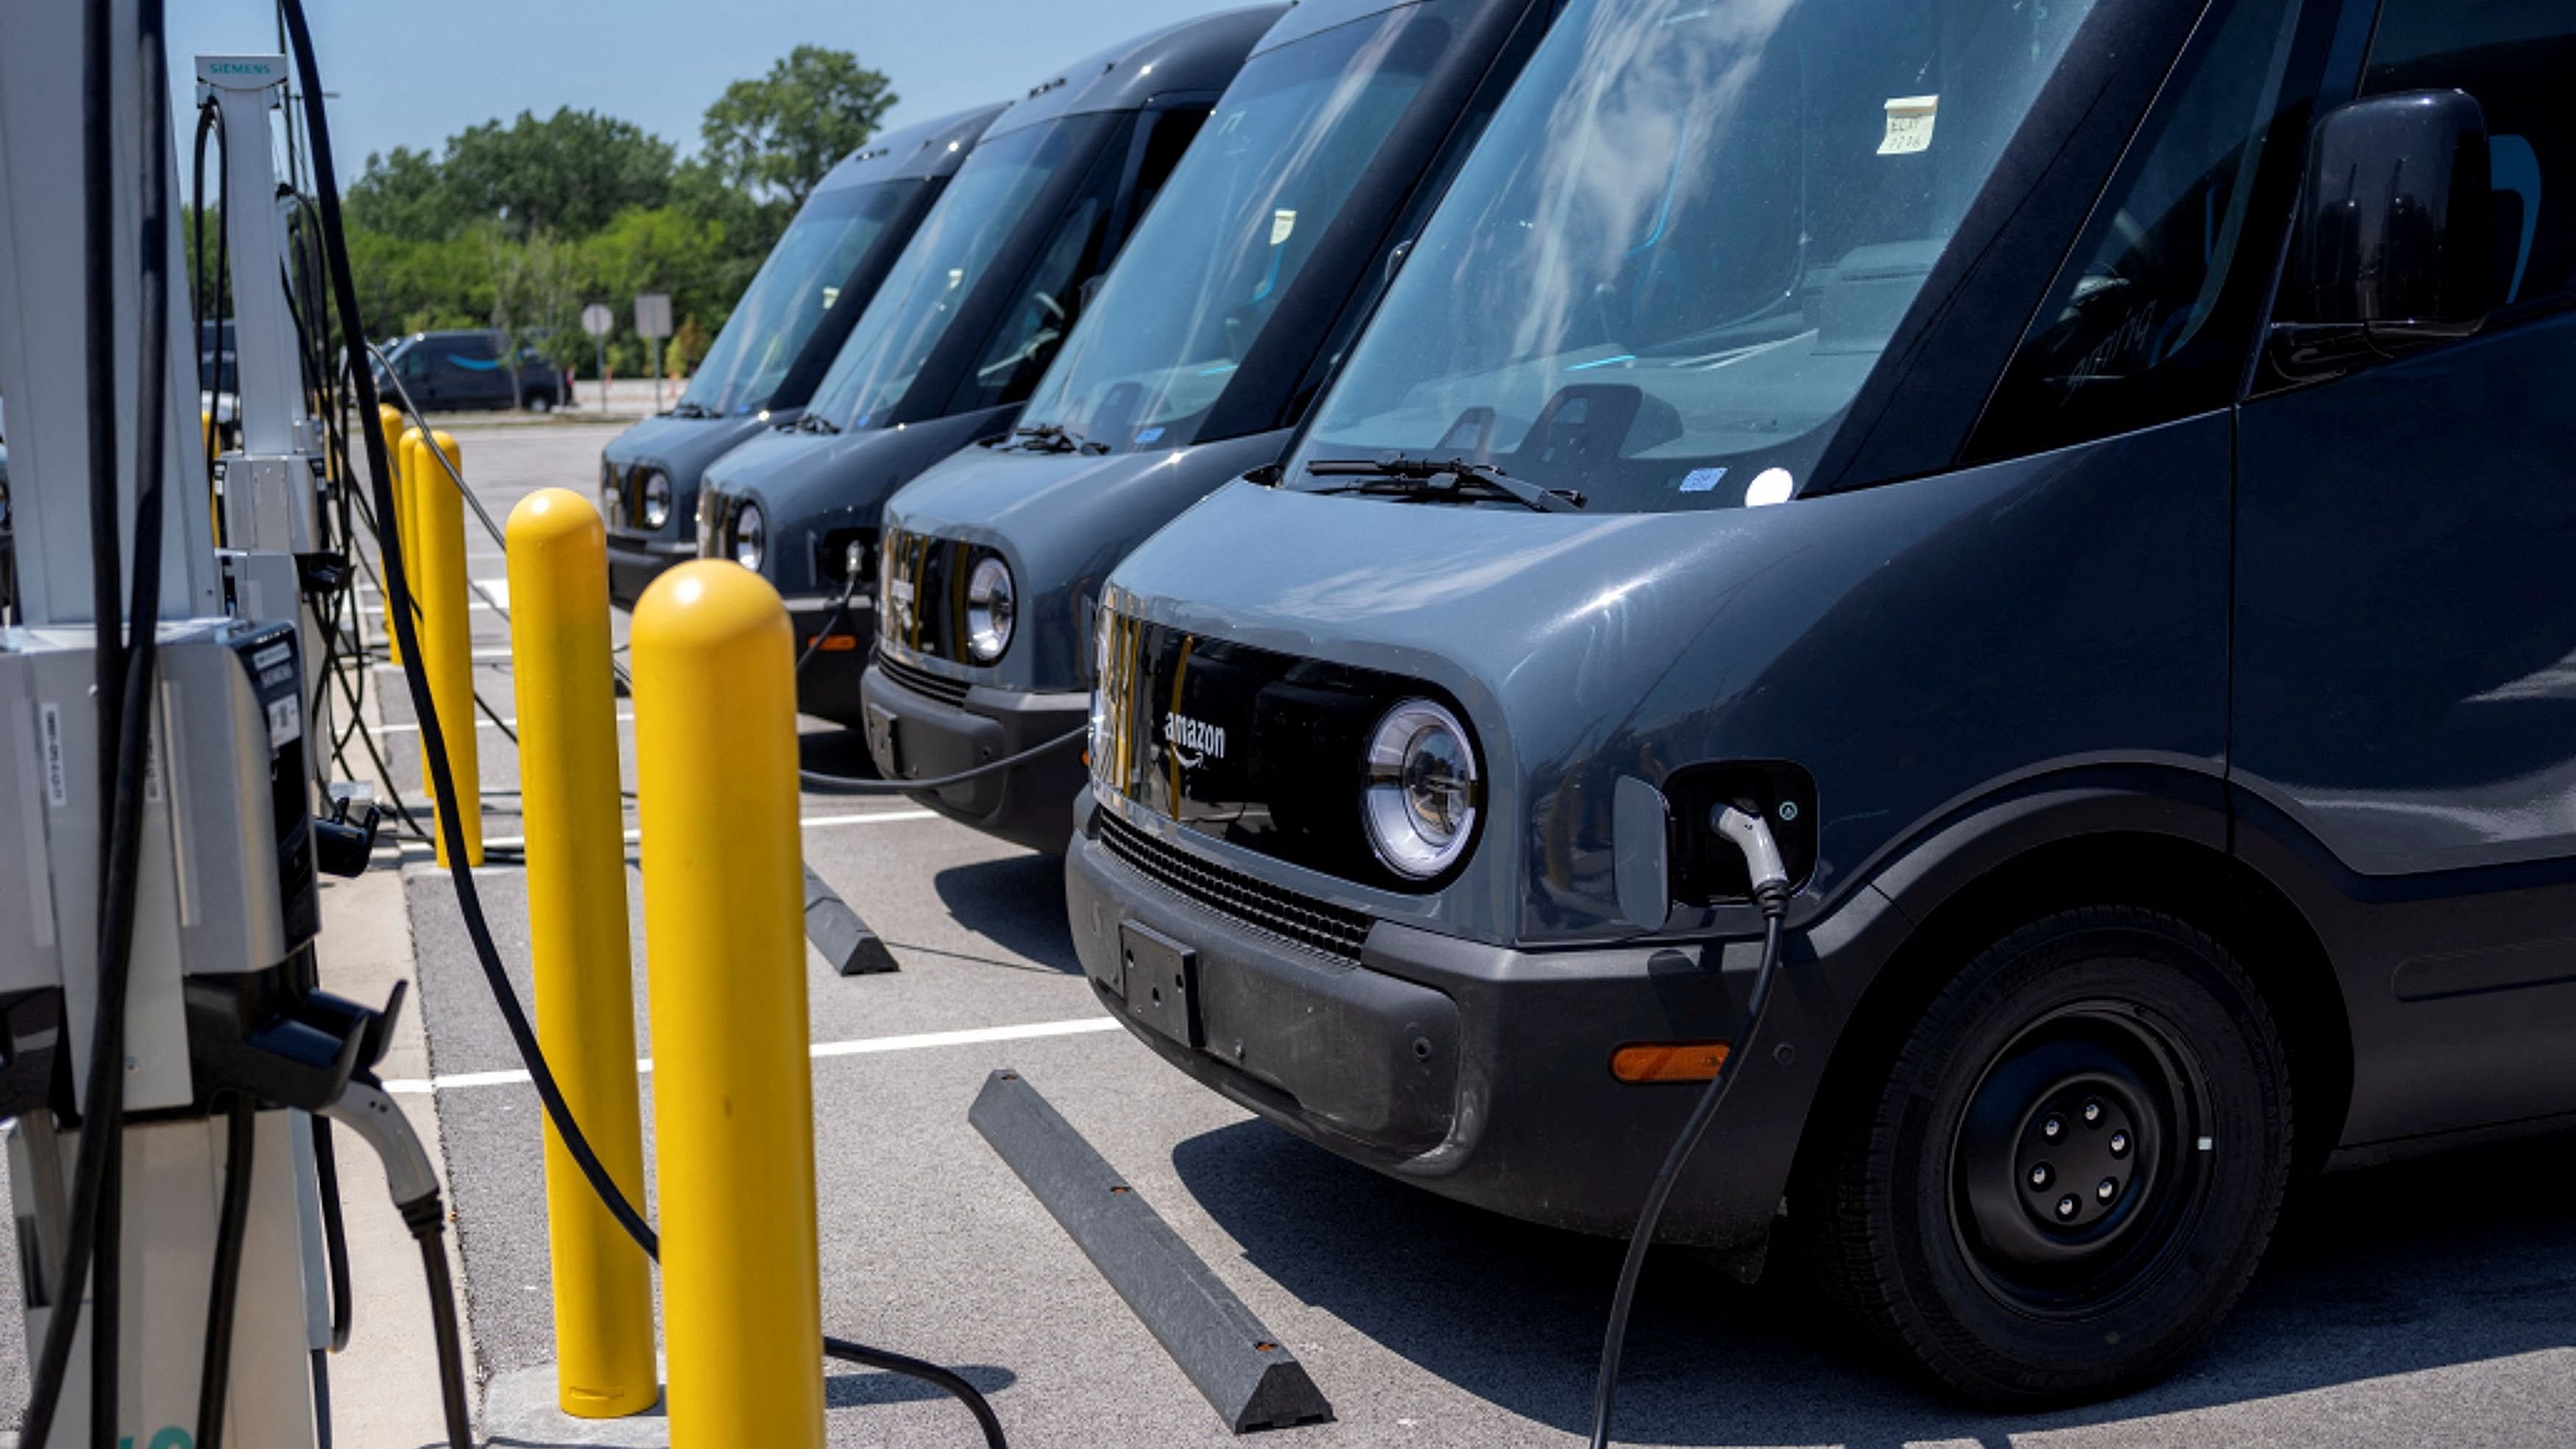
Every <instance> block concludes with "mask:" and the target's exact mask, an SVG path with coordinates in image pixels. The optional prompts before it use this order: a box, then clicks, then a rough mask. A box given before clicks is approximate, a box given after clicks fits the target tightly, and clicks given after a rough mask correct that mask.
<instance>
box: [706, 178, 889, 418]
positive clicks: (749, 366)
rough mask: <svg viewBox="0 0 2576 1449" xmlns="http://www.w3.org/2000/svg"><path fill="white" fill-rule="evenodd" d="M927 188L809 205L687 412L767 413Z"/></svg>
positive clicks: (858, 192) (866, 191) (833, 195)
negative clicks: (828, 318)
mask: <svg viewBox="0 0 2576 1449" xmlns="http://www.w3.org/2000/svg"><path fill="white" fill-rule="evenodd" d="M923 185H924V183H922V182H920V181H879V182H875V183H873V184H870V185H866V186H840V187H835V188H833V189H832V190H830V191H824V192H818V193H816V194H815V195H814V196H813V197H812V198H811V199H809V200H808V201H807V202H806V203H805V206H804V209H803V210H801V211H799V212H797V213H796V219H795V220H794V221H792V222H790V223H788V226H787V234H786V235H785V236H782V237H780V238H779V239H778V245H777V246H775V247H772V248H771V249H770V252H769V259H768V260H767V261H764V262H762V263H761V264H760V271H759V273H758V274H757V275H755V276H753V277H752V279H751V286H750V288H749V289H748V290H746V291H745V292H744V293H743V294H742V300H741V301H739V302H736V303H735V304H734V308H733V313H732V315H730V316H728V317H726V318H725V325H724V330H722V331H720V332H718V333H717V334H716V340H715V342H714V344H713V345H712V346H710V347H708V348H707V355H706V357H705V358H704V359H703V360H701V361H700V362H699V363H698V373H697V376H696V377H695V378H693V379H691V380H690V383H689V390H688V391H687V392H684V393H682V394H680V411H682V412H684V413H687V412H694V413H697V414H699V415H701V416H712V417H722V416H724V415H725V414H727V413H736V412H748V411H750V410H752V409H753V408H757V407H761V406H764V405H766V404H767V403H768V401H769V398H770V395H771V394H772V393H775V392H776V391H778V384H779V382H780V381H781V380H782V379H784V378H785V377H786V376H787V369H788V368H789V367H790V366H792V365H794V363H795V361H796V354H797V353H799V352H802V351H803V350H804V349H805V340H806V339H807V338H809V337H812V336H813V335H814V329H815V328H817V327H819V326H821V325H822V323H823V314H824V313H826V312H829V311H830V310H832V307H833V306H834V304H836V303H837V302H839V301H840V297H841V283H842V282H843V281H845V280H846V279H847V278H848V277H849V275H850V271H851V269H852V268H854V267H856V266H857V265H858V264H859V261H860V259H861V258H863V257H865V256H866V255H867V254H868V249H869V248H871V247H873V246H875V245H876V244H877V239H878V238H879V237H882V236H883V235H885V229H886V227H887V226H888V225H890V224H892V222H893V221H894V219H895V217H897V216H899V215H901V214H902V212H903V208H904V204H905V203H906V202H907V201H909V200H910V199H911V198H912V195H913V193H915V192H917V191H919V190H920V189H921V187H922V186H923Z"/></svg>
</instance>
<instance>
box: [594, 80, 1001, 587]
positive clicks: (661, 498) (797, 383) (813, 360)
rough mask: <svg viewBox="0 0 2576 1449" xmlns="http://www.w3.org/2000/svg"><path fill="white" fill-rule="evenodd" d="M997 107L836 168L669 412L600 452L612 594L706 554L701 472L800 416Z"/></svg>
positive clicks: (873, 149)
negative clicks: (702, 550)
mask: <svg viewBox="0 0 2576 1449" xmlns="http://www.w3.org/2000/svg"><path fill="white" fill-rule="evenodd" d="M1002 110H1003V107H1001V106H999V105H992V106H985V107H982V108H980V109H977V110H972V111H960V112H958V113H957V114H955V115H951V116H942V117H940V118H939V119H937V120H935V121H924V122H922V123H921V124H920V125H917V126H907V127H904V128H902V129H900V130H896V131H891V132H888V133H886V134H885V135H882V136H878V137H877V138H875V139H874V140H871V141H870V142H868V144H866V145H865V146H862V147H860V148H859V149H858V150H856V151H853V152H851V153H850V154H849V155H848V156H847V157H845V158H843V159H842V161H841V163H840V164H839V165H837V166H835V167H833V168H832V169H831V171H829V172H828V173H826V174H825V175H824V177H823V179H822V181H821V182H820V183H819V184H817V185H816V186H815V188H814V192H813V194H812V195H811V196H808V197H807V198H805V204H804V206H802V207H801V208H799V209H798V210H797V213H796V219H795V220H794V221H791V222H789V223H788V225H787V231H786V232H785V234H784V235H782V236H780V237H779V239H778V244H777V245H776V246H774V247H772V248H770V252H769V256H768V258H767V259H766V260H764V261H763V262H762V263H761V264H760V270H759V271H758V272H757V273H755V274H754V275H753V277H752V279H751V285H750V286H749V287H748V288H745V289H744V291H743V294H742V300H741V301H739V302H736V303H735V304H734V309H733V311H732V313H731V314H729V315H728V316H727V317H726V318H725V325H724V327H723V328H722V329H721V330H719V331H718V332H717V333H716V340H715V341H714V342H713V343H712V344H710V345H709V346H708V348H707V355H706V356H705V358H703V359H702V360H700V362H699V363H698V370H697V374H696V376H694V377H692V378H691V379H690V380H689V387H688V391H686V392H683V393H681V394H680V400H679V402H678V403H677V404H675V405H674V406H673V407H672V409H671V410H670V411H669V412H667V413H662V414H659V415H657V416H654V417H649V418H646V419H645V420H644V421H642V422H640V423H637V424H636V425H635V426H633V427H631V428H628V429H627V430H626V431H625V432H623V433H620V434H618V435H617V437H616V438H615V439H614V440H612V441H611V442H610V443H609V445H608V446H607V447H606V448H605V449H603V450H601V452H600V457H599V504H600V513H601V514H602V515H603V516H604V517H605V518H606V520H607V523H608V580H609V596H610V598H611V599H613V600H614V601H615V602H616V603H617V605H618V606H619V607H620V608H628V609H631V608H633V607H635V601H636V600H637V599H639V598H641V597H642V596H643V594H644V586H645V585H647V584H649V583H651V582H653V580H654V579H655V578H656V577H658V576H659V575H660V574H661V572H662V570H664V569H666V568H669V567H670V566H671V565H672V564H675V563H677V562H679V561H680V560H681V559H684V558H693V557H695V556H696V554H697V547H698V542H697V536H696V534H695V532H694V531H693V526H694V524H695V522H696V519H697V497H698V479H699V476H700V475H701V474H703V473H704V472H705V471H706V467H707V464H709V463H712V462H714V461H715V460H716V459H717V458H719V457H722V456H723V455H724V453H725V452H726V450H728V449H730V448H732V447H733V446H734V445H735V444H737V443H739V442H741V441H742V440H743V439H745V438H748V437H750V436H751V435H752V434H754V433H757V432H759V431H761V430H762V429H763V428H766V427H769V426H771V425H773V424H778V423H783V422H787V421H792V420H793V419H794V418H795V416H796V412H797V409H799V408H801V407H802V406H804V403H805V399H806V398H807V397H808V396H810V395H811V394H812V393H813V390H814V383H815V381H816V380H817V379H819V378H820V377H821V376H822V375H823V369H824V368H825V367H827V366H829V365H830V364H831V361H832V358H833V356H834V355H835V354H836V353H838V352H839V351H840V347H841V342H842V340H843V339H844V338H847V337H848V336H849V335H850V327H851V325H852V324H853V323H855V322H856V321H857V320H858V316H859V313H860V311H861V310H862V309H864V308H865V307H866V306H867V304H868V299H869V298H870V297H871V296H873V295H874V294H875V292H876V289H877V285H878V283H880V282H882V281H884V280H885V275H886V272H887V270H888V269H889V268H891V267H892V266H893V265H894V259H895V257H896V255H897V254H898V253H900V252H901V251H902V250H903V244H904V243H905V242H906V241H908V240H910V239H911V237H912V232H913V229H914V228H915V227H917V226H919V225H920V224H921V219H922V218H923V217H924V216H927V215H928V214H929V212H930V208H931V206H932V204H933V203H935V202H936V201H938V199H939V195H940V193H941V192H942V191H944V190H946V189H947V186H948V179H949V178H950V177H951V176H954V175H955V174H956V173H957V168H958V166H959V165H960V164H961V163H962V162H963V161H964V160H965V159H966V155H967V153H968V152H969V151H970V150H972V149H973V147H974V145H975V142H976V139H977V138H978V137H980V136H982V135H983V134H984V128H985V127H986V126H988V125H990V124H991V123H992V120H993V118H994V117H995V116H998V115H1000V114H1001V113H1002Z"/></svg>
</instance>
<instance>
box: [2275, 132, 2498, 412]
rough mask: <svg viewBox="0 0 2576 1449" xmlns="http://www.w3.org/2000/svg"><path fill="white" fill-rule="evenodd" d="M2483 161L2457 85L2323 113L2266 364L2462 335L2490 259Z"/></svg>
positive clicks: (2310, 361) (2379, 353)
mask: <svg viewBox="0 0 2576 1449" xmlns="http://www.w3.org/2000/svg"><path fill="white" fill-rule="evenodd" d="M2489 169H2490V168H2489V162H2488V157H2487V122H2486V113H2485V111H2483V110H2482V109H2480V108H2479V106H2478V103H2477V100H2476V99H2475V98H2474V97H2472V96H2470V95H2469V94H2468V93H2467V92H2466V91H2456V90H2452V91H2407V92H2404V93H2402V94H2398V95H2389V96H2374V97H2372V98H2370V99H2369V100H2363V101H2355V102H2353V103H2351V104H2350V105H2346V106H2339V107H2337V108H2336V109H2334V110H2332V111H2329V112H2327V113H2326V115H2325V116H2324V118H2323V119H2321V120H2319V121H2318V122H2317V125H2316V130H2315V131H2314V132H2313V133H2312V134H2311V136H2310V137H2309V140H2308V170H2307V181H2306V184H2305V185H2304V186H2303V187H2302V188H2301V190H2300V210H2299V216H2298V218H2297V223H2298V230H2297V233H2296V235H2295V236H2293V237H2292V239H2291V243H2290V261H2289V267H2288V269H2287V271H2286V273H2285V274H2284V276H2283V277H2282V285H2281V300H2280V304H2279V306H2278V308H2277V309H2276V314H2275V315H2276V316H2277V317H2278V319H2279V320H2278V321H2277V322H2276V323H2275V325H2274V326H2273V328H2272V335H2271V339H2270V352H2271V357H2272V362H2273V365H2274V366H2275V367H2277V368H2278V369H2279V370H2280V371H2281V372H2282V373H2283V374H2284V375H2285V376H2288V377H2291V378H2299V379H2307V378H2315V377H2324V376H2331V375H2333V374H2335V373H2339V372H2342V371H2344V370H2346V369H2347V368H2350V367H2352V366H2354V365H2356V364H2358V363H2362V362H2366V361H2371V360H2374V359H2377V358H2382V357H2393V356H2396V355H2398V354H2400V353H2403V352H2406V351H2408V350H2410V349H2413V348H2416V347H2421V346H2425V345H2427V344H2429V343H2433V342H2439V341H2444V340H2447V339H2451V338H2457V337H2465V336H2468V335H2470V334H2471V333H2474V332H2476V331H2477V330H2478V327H2479V325H2480V324H2481V323H2482V322H2483V321H2484V320H2485V318H2486V309H2487V296H2488V291H2487V287H2488V269H2489V267H2490V266H2491V264H2492V262H2491V256H2490V252H2489V249H2488V247H2489V238H2488V234H2489V231H2490V229H2491V227H2492V224H2493V222H2492V216H2493V208H2494V202H2493V200H2492V197H2491V195H2490V193H2491V191H2492V189H2493V188H2492V185H2491V178H2490V175H2489Z"/></svg>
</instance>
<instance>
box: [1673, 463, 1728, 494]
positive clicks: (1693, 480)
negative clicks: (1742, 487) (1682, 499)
mask: <svg viewBox="0 0 2576 1449" xmlns="http://www.w3.org/2000/svg"><path fill="white" fill-rule="evenodd" d="M1725 478H1726V470H1725V469H1724V468H1693V469H1692V470H1690V471H1689V472H1687V473H1684V474H1683V475H1682V489H1681V491H1683V492H1684V493H1707V492H1709V491H1711V490H1713V489H1715V488H1716V487H1717V485H1718V484H1719V483H1720V482H1723V481H1724V480H1725Z"/></svg>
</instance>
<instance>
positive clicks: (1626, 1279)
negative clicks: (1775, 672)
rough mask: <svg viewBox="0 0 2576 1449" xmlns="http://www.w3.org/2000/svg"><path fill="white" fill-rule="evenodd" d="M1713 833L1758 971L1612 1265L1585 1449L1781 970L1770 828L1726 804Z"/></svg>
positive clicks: (1603, 1417)
mask: <svg viewBox="0 0 2576 1449" xmlns="http://www.w3.org/2000/svg"><path fill="white" fill-rule="evenodd" d="M1712 823H1714V824H1715V825H1716V827H1717V833H1718V834H1720V835H1722V836H1724V837H1726V838H1727V839H1728V840H1730V841H1733V842H1734V843H1735V845H1736V847H1737V848H1738V849H1740V850H1742V851H1743V852H1744V863H1745V866H1746V868H1747V870H1748V872H1749V874H1750V875H1751V877H1752V880H1753V903H1754V904H1755V905H1757V906H1759V907H1761V908H1762V964H1761V965H1760V966H1758V967H1756V968H1755V970H1754V972H1753V990H1752V994H1751V995H1750V996H1749V997H1748V998H1747V999H1746V1001H1745V1004H1744V1029H1743V1030H1742V1031H1740V1032H1737V1033H1736V1034H1735V1042H1734V1044H1733V1046H1732V1047H1731V1048H1730V1049H1729V1050H1728V1051H1727V1053H1726V1055H1725V1056H1724V1057H1722V1058H1720V1059H1719V1061H1718V1064H1717V1072H1716V1074H1715V1075H1713V1076H1711V1077H1710V1078H1709V1080H1708V1086H1707V1087H1706V1088H1705V1089H1703V1090H1702V1091H1701V1092H1700V1094H1699V1101H1698V1102H1697V1103H1696V1104H1694V1105H1693V1106H1692V1107H1691V1114H1690V1116H1689V1118H1688V1119H1687V1120H1685V1121H1684V1122H1683V1123H1682V1130H1681V1135H1680V1136H1678V1137H1675V1138H1674V1139H1673V1145H1672V1150H1671V1151H1669V1152H1667V1153H1665V1154H1664V1165H1663V1166H1662V1167H1661V1168H1659V1169H1658V1170H1657V1171H1656V1173H1655V1180H1654V1182H1653V1183H1652V1184H1651V1185H1649V1186H1648V1187H1647V1189H1646V1205H1645V1207H1644V1208H1642V1209H1640V1210H1639V1212H1638V1214H1637V1226H1636V1230H1635V1231H1633V1232H1631V1233H1630V1234H1629V1235H1628V1252H1627V1256H1626V1257H1624V1258H1622V1259H1621V1260H1620V1263H1619V1286H1618V1287H1617V1288H1616V1289H1614V1290H1612V1292H1611V1294H1610V1327H1609V1329H1608V1331H1607V1332H1606V1333H1604V1334H1603V1336H1602V1340H1601V1367H1600V1372H1599V1375H1598V1377H1597V1378H1596V1379H1595V1380H1594V1382H1593V1387H1592V1449H1608V1446H1609V1443H1610V1416H1611V1411H1612V1408H1613V1406H1614V1400H1616V1399H1617V1397H1618V1393H1619V1356H1620V1353H1621V1351H1622V1350H1623V1349H1624V1348H1625V1347H1626V1346H1627V1342H1628V1311H1629V1310H1630V1309H1631V1308H1632V1307H1634V1306H1635V1304H1636V1298H1637V1279H1638V1277H1639V1276H1640V1275H1641V1274H1642V1273H1643V1272H1644V1271H1645V1267H1646V1253H1647V1250H1648V1249H1650V1248H1652V1247H1653V1246H1654V1244H1655V1227H1656V1224H1658V1223H1659V1222H1661V1221H1662V1220H1663V1216H1664V1204H1665V1203H1666V1202H1668V1201H1670V1200H1671V1198H1672V1195H1673V1185H1674V1184H1675V1183H1676V1182H1679V1181H1680V1180H1681V1175H1682V1167H1683V1165H1684V1164H1685V1163H1688V1162H1689V1161H1690V1157H1691V1153H1692V1151H1693V1150H1694V1149H1696V1148H1697V1147H1698V1146H1699V1142H1700V1139H1701V1138H1702V1137H1705V1136H1707V1135H1708V1127H1709V1124H1710V1123H1711V1122H1713V1121H1715V1120H1717V1109H1718V1108H1719V1107H1720V1106H1721V1105H1723V1104H1724V1103H1725V1101H1726V1089H1727V1088H1728V1087H1731V1086H1733V1085H1734V1084H1735V1079H1736V1078H1737V1077H1738V1076H1740V1075H1742V1073H1741V1071H1740V1070H1731V1069H1733V1068H1735V1067H1736V1064H1737V1063H1738V1062H1741V1061H1744V1060H1746V1059H1747V1058H1748V1057H1749V1056H1750V1055H1751V1054H1752V1050H1753V1041H1754V1038H1755V1037H1757V1036H1759V1035H1760V1034H1761V1031H1762V1017H1763V1014H1764V1012H1765V1011H1767V1010H1768V1009H1769V1007H1770V1005H1771V984H1772V981H1773V979H1774V978H1775V977H1777V976H1778V975H1779V971H1780V923H1781V920H1782V918H1784V917H1785V916H1787V915H1788V913H1789V873H1788V871H1787V870H1786V869H1784V868H1783V867H1782V865H1781V861H1780V848H1779V846H1778V844H1777V843H1776V842H1774V841H1773V840H1772V838H1771V828H1770V826H1768V825H1766V824H1764V823H1763V820H1762V817H1761V816H1760V815H1758V814H1756V813H1754V812H1752V811H1750V810H1741V809H1738V808H1736V807H1735V806H1732V805H1721V806H1719V807H1718V810H1717V814H1716V818H1715V820H1714V821H1713V822H1712Z"/></svg>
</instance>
